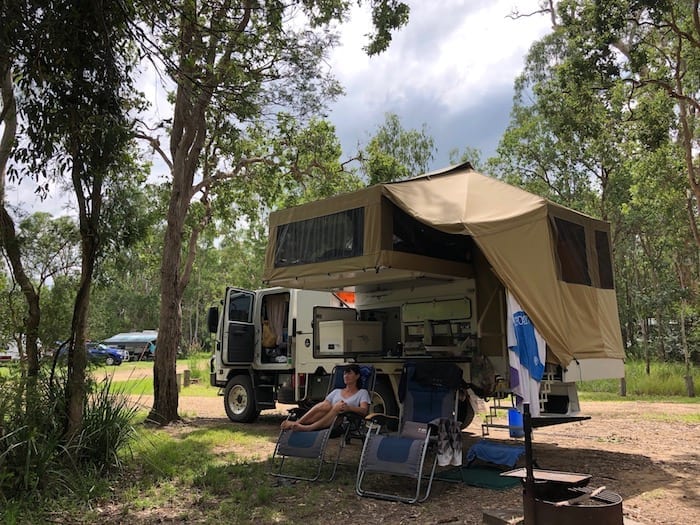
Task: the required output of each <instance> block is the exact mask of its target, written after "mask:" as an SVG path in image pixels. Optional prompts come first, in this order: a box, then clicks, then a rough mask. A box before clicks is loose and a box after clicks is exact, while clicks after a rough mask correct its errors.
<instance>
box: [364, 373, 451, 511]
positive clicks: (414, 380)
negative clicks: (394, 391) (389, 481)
mask: <svg viewBox="0 0 700 525" xmlns="http://www.w3.org/2000/svg"><path fill="white" fill-rule="evenodd" d="M461 382H462V370H461V369H460V368H459V367H458V366H457V365H455V364H454V363H420V364H417V363H406V364H405V365H404V369H403V372H402V377H401V386H400V393H401V394H402V397H403V411H402V416H401V420H400V421H399V433H398V434H396V435H390V434H382V433H380V430H381V429H382V425H383V424H384V423H385V421H386V419H387V418H386V417H383V416H378V417H376V418H373V419H372V423H371V424H370V427H369V429H368V431H367V435H366V437H365V442H364V446H363V448H362V456H361V457H360V464H359V467H358V470H357V480H356V485H355V489H356V491H357V494H359V495H360V496H369V497H374V498H379V499H388V500H392V501H402V502H405V503H415V502H417V501H425V500H426V499H427V498H428V496H429V495H430V489H431V487H432V483H433V476H434V475H435V468H436V466H437V463H438V454H437V453H436V454H435V458H434V459H433V462H432V463H433V464H432V467H431V468H430V471H429V473H427V474H425V473H424V467H425V466H426V455H427V452H428V448H429V445H431V444H433V443H437V435H438V431H439V432H440V433H441V439H443V440H444V439H445V435H444V432H448V433H449V432H451V433H452V435H453V436H454V439H455V440H459V443H458V444H457V443H455V448H458V454H459V457H458V458H457V457H455V458H454V461H455V463H453V464H460V465H461V459H462V458H461V433H460V427H459V422H458V421H457V420H456V407H457V394H458V390H459V387H460V385H461ZM443 444H444V443H441V445H443ZM457 445H458V447H457ZM441 448H443V447H442V446H441ZM441 452H443V451H441ZM441 464H442V461H441ZM367 474H371V475H372V476H369V477H373V478H374V477H375V476H374V475H375V474H384V475H387V474H388V475H397V476H406V477H409V478H412V479H415V480H416V490H415V494H413V495H412V496H403V495H401V494H397V493H389V492H378V491H373V490H367V489H366V488H363V482H365V481H366V478H367V477H368V476H367ZM375 481H376V479H375ZM423 481H426V483H427V485H426V486H425V487H424V488H423V489H422V490H423V492H422V494H421V484H422V483H423ZM374 484H375V485H376V484H377V483H374ZM385 485H386V484H385Z"/></svg>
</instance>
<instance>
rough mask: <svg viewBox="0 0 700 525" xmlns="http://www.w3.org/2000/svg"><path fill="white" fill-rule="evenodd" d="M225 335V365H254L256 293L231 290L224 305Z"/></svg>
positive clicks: (223, 353) (223, 339)
mask: <svg viewBox="0 0 700 525" xmlns="http://www.w3.org/2000/svg"><path fill="white" fill-rule="evenodd" d="M224 305H225V307H224V327H223V328H224V333H223V337H222V343H224V344H225V345H226V347H225V348H224V349H223V351H222V353H221V357H222V360H223V362H224V364H228V365H231V364H238V363H246V364H247V363H252V362H253V357H254V355H255V324H254V323H253V319H254V317H253V308H254V305H255V293H253V292H250V291H248V290H238V289H235V288H229V289H228V290H226V302H225V303H224Z"/></svg>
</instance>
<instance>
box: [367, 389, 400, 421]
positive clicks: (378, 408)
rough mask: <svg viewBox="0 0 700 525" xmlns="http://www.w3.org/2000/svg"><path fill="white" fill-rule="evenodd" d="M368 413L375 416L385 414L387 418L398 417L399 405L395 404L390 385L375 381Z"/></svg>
mask: <svg viewBox="0 0 700 525" xmlns="http://www.w3.org/2000/svg"><path fill="white" fill-rule="evenodd" d="M369 411H370V412H374V413H376V414H386V415H387V416H396V417H398V416H399V405H398V403H397V402H396V398H395V397H394V390H393V389H392V388H391V385H388V384H386V383H385V382H383V381H379V380H377V384H376V385H375V386H374V392H373V393H372V400H371V402H370V405H369Z"/></svg>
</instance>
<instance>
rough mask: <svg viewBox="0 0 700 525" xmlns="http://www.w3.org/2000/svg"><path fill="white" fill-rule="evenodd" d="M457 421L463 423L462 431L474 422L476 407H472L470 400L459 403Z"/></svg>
mask: <svg viewBox="0 0 700 525" xmlns="http://www.w3.org/2000/svg"><path fill="white" fill-rule="evenodd" d="M457 419H458V420H459V421H460V422H461V423H462V430H464V429H465V428H467V427H468V426H469V425H470V424H471V422H472V421H474V407H472V404H471V403H470V402H469V399H465V400H464V401H459V402H458V403H457Z"/></svg>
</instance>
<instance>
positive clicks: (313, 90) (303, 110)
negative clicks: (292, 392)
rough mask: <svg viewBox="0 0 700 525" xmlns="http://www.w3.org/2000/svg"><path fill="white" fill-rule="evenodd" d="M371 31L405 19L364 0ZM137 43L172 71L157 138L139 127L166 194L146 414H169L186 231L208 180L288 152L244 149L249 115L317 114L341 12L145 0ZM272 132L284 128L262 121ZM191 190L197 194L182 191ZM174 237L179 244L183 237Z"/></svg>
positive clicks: (212, 186)
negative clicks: (158, 161)
mask: <svg viewBox="0 0 700 525" xmlns="http://www.w3.org/2000/svg"><path fill="white" fill-rule="evenodd" d="M370 5H371V7H372V11H373V13H372V14H373V23H374V26H375V28H376V32H375V33H374V34H373V35H372V36H371V40H370V42H369V43H368V44H367V47H366V50H367V52H368V53H370V54H375V53H379V52H381V51H382V50H383V49H385V48H386V47H387V46H388V45H389V42H390V40H391V30H393V29H396V28H398V27H401V26H402V25H403V24H405V23H406V21H407V18H408V7H407V6H406V5H405V4H404V3H402V2H398V1H396V0H377V1H372V2H370ZM141 6H142V11H141V15H142V17H143V19H144V23H142V24H139V25H136V26H134V31H142V32H143V33H142V35H141V42H142V44H143V45H144V46H145V47H146V48H149V47H151V46H150V44H151V43H155V45H154V46H153V47H157V48H158V49H154V48H153V47H151V49H150V51H153V55H152V56H158V57H159V60H160V64H161V65H162V68H161V69H162V70H163V72H164V74H165V76H167V78H168V79H169V81H171V82H172V85H173V89H174V92H173V93H172V98H171V100H172V102H173V113H172V118H171V119H169V120H168V122H162V123H157V125H156V126H155V127H157V128H161V129H165V130H166V132H167V136H166V137H165V138H164V140H166V141H167V143H168V145H167V146H165V147H161V142H160V140H161V138H163V137H158V136H156V135H154V134H153V133H151V132H149V131H148V130H145V129H144V130H142V133H140V136H141V137H142V138H143V139H145V140H147V141H149V143H150V144H151V145H152V147H153V148H154V150H155V151H156V152H158V154H159V155H160V156H161V158H162V160H163V162H164V163H165V164H166V166H167V168H168V171H169V185H170V198H169V202H168V207H167V225H166V228H165V233H164V241H163V254H162V264H161V268H160V289H161V301H160V316H159V322H158V352H156V358H155V364H154V404H153V407H152V410H151V412H150V414H149V419H150V420H152V421H155V422H157V423H161V424H167V423H169V422H171V421H173V420H176V419H178V417H179V416H178V413H177V404H178V396H177V384H176V375H175V359H176V351H177V347H178V344H179V342H180V339H181V331H182V327H181V307H182V298H183V295H184V292H185V289H186V287H187V285H188V283H189V281H190V278H191V272H192V268H193V264H194V259H195V254H196V251H197V240H198V237H199V235H200V233H201V231H202V229H203V228H204V227H205V226H206V225H207V224H208V223H209V221H210V220H211V216H212V213H213V210H214V207H215V206H221V205H220V204H215V202H214V201H216V192H217V190H218V186H219V184H220V183H221V182H222V181H223V180H226V179H236V180H245V179H246V178H248V177H250V176H254V173H253V172H254V170H253V169H252V168H253V166H256V165H267V166H268V167H270V169H269V170H268V171H274V172H276V173H278V174H279V173H284V172H286V171H292V169H290V168H289V167H288V164H287V161H289V160H290V156H289V155H284V156H283V157H282V158H279V157H276V156H275V155H274V151H269V152H266V153H265V154H264V155H262V156H259V155H256V154H255V153H254V148H253V147H252V146H251V140H250V139H249V136H248V133H249V132H250V127H251V125H253V124H255V123H256V122H260V121H267V122H270V119H271V118H272V117H274V116H275V115H276V114H278V113H279V112H280V110H281V109H285V110H286V111H288V112H291V113H295V114H297V115H299V116H300V118H302V119H304V118H308V117H309V116H311V115H314V114H315V113H318V112H319V111H320V109H321V107H322V105H323V104H322V103H323V101H324V100H326V99H328V98H329V97H333V96H336V95H338V94H339V93H340V87H339V86H338V85H337V83H336V82H335V81H333V79H332V78H331V77H330V76H329V75H328V74H327V71H324V56H325V53H326V51H327V50H328V49H329V48H330V47H331V46H332V45H333V44H335V43H336V41H337V39H336V37H335V35H334V33H333V27H334V26H335V24H337V23H340V22H342V21H343V20H344V19H345V17H346V16H347V15H348V12H349V9H350V7H351V3H349V2H344V1H342V0H307V1H304V2H284V1H279V0H262V1H252V0H208V1H203V2H191V1H188V0H184V1H172V0H168V1H165V0H148V1H146V0H144V1H143V2H142V3H141ZM275 128H276V129H277V131H279V132H280V134H281V133H282V132H283V130H284V128H280V127H279V126H270V129H275ZM195 200H197V205H196V206H195V205H193V202H194V201H195ZM183 244H184V246H183Z"/></svg>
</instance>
